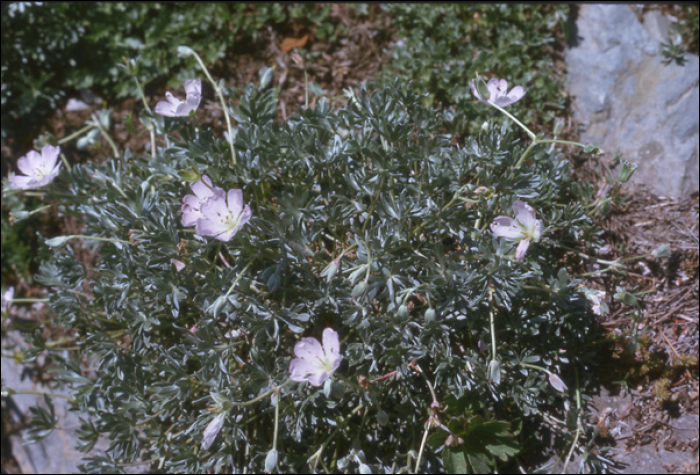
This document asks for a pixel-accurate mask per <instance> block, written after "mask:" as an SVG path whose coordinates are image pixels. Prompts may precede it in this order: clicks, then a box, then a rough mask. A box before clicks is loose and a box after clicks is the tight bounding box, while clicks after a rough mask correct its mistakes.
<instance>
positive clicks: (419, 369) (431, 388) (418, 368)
mask: <svg viewBox="0 0 700 475" xmlns="http://www.w3.org/2000/svg"><path fill="white" fill-rule="evenodd" d="M413 366H414V367H415V368H416V371H418V372H419V373H420V374H421V376H423V379H425V382H426V383H428V389H430V395H431V396H432V397H433V402H437V396H436V395H435V389H433V385H432V384H430V380H428V377H427V376H426V375H425V373H424V372H423V370H422V369H421V367H420V366H418V364H415V365H413Z"/></svg>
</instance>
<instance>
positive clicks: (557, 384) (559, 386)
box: [549, 373, 568, 393]
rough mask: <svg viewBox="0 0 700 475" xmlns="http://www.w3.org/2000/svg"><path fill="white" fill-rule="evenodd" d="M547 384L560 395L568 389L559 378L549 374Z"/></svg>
mask: <svg viewBox="0 0 700 475" xmlns="http://www.w3.org/2000/svg"><path fill="white" fill-rule="evenodd" d="M549 383H550V384H551V385H552V387H554V389H556V390H557V391H559V392H560V393H564V392H566V390H567V389H568V388H567V387H566V384H564V381H562V380H561V378H560V377H559V376H557V375H556V374H555V373H549Z"/></svg>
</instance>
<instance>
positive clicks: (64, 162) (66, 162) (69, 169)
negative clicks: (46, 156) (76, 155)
mask: <svg viewBox="0 0 700 475" xmlns="http://www.w3.org/2000/svg"><path fill="white" fill-rule="evenodd" d="M60 157H61V161H62V162H63V164H64V165H65V166H66V168H67V169H68V171H71V170H73V167H71V166H70V163H69V162H68V159H67V158H66V156H65V155H64V154H61V155H60Z"/></svg>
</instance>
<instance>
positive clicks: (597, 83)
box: [566, 5, 700, 197]
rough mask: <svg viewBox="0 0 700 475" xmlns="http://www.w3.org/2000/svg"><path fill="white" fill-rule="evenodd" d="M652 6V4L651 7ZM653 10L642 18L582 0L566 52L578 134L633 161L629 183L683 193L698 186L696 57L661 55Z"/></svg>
mask: <svg viewBox="0 0 700 475" xmlns="http://www.w3.org/2000/svg"><path fill="white" fill-rule="evenodd" d="M657 13H658V12H657ZM658 15H660V14H655V15H647V16H646V17H645V18H648V25H646V28H645V26H643V25H642V23H640V22H639V20H638V19H637V17H636V15H635V14H634V13H633V12H632V11H631V10H630V8H629V7H628V6H626V5H581V6H580V7H579V16H578V19H577V21H576V27H577V29H578V36H579V38H578V42H577V45H576V46H575V47H572V48H570V49H569V50H568V51H567V53H566V63H567V68H568V77H569V92H570V93H571V95H572V96H574V117H575V118H576V119H577V120H578V121H579V122H580V123H581V124H582V125H583V131H582V134H581V139H582V141H584V142H586V143H593V144H595V145H598V146H599V147H600V148H601V149H602V150H603V151H605V152H606V153H607V158H608V159H612V158H613V156H614V155H615V153H620V154H621V155H622V157H623V158H624V159H626V160H629V161H631V162H636V163H637V164H638V165H639V168H638V169H637V171H636V173H635V174H634V176H633V178H632V182H633V183H644V184H646V185H648V186H649V187H651V189H652V190H654V191H655V192H656V193H658V194H661V195H665V196H671V197H684V196H687V195H689V194H691V193H692V192H694V191H697V190H698V182H699V179H698V140H699V130H700V127H699V123H700V122H699V105H698V104H699V101H700V98H699V97H700V96H699V95H698V79H699V77H700V68H699V65H700V63H699V62H698V57H697V56H694V55H691V54H686V56H685V58H686V62H685V64H684V65H683V66H680V65H678V64H676V63H675V62H671V63H669V64H665V63H664V57H663V56H662V54H661V43H660V42H659V40H658V38H659V37H661V36H662V35H664V34H667V33H668V26H669V25H668V21H664V20H663V19H661V18H659V16H658Z"/></svg>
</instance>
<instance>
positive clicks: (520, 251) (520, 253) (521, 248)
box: [515, 239, 530, 262]
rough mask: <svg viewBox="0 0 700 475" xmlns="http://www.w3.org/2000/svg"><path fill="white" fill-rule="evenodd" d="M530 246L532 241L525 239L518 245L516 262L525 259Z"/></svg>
mask: <svg viewBox="0 0 700 475" xmlns="http://www.w3.org/2000/svg"><path fill="white" fill-rule="evenodd" d="M529 246H530V240H529V239H523V240H522V241H520V244H518V247H517V248H516V249H515V260H516V261H518V262H520V261H521V260H522V259H523V257H525V253H526V252H527V248H528V247H529Z"/></svg>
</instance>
